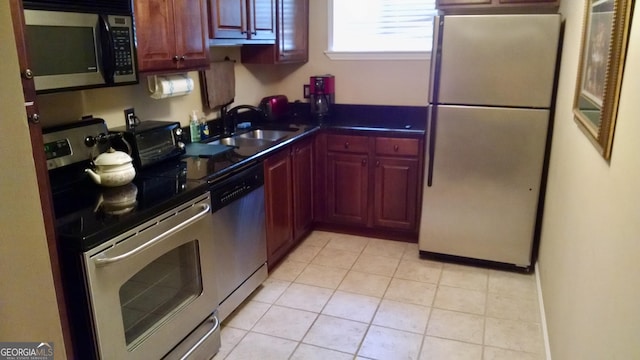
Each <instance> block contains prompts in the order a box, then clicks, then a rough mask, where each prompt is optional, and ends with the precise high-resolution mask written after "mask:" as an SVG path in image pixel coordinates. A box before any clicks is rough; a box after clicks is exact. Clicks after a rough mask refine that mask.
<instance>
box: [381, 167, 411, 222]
mask: <svg viewBox="0 0 640 360" xmlns="http://www.w3.org/2000/svg"><path fill="white" fill-rule="evenodd" d="M374 184H375V190H374V192H373V206H374V210H373V223H374V226H377V227H386V228H394V229H399V230H414V229H416V223H417V210H418V201H417V199H418V159H417V158H414V159H404V158H401V159H394V158H377V159H376V163H375V180H374Z"/></svg>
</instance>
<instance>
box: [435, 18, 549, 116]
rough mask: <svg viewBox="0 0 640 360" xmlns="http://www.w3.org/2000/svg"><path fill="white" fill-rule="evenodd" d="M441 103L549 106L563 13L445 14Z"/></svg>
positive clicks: (441, 67) (440, 80)
mask: <svg viewBox="0 0 640 360" xmlns="http://www.w3.org/2000/svg"><path fill="white" fill-rule="evenodd" d="M442 23H443V25H442V26H443V27H442V29H440V31H442V36H441V41H442V42H441V44H439V45H441V47H442V50H441V53H440V55H441V57H440V59H439V61H440V72H439V74H440V79H439V82H440V88H439V94H438V97H439V98H438V100H437V102H438V103H440V104H455V105H490V106H515V107H537V108H548V107H549V106H550V103H551V93H552V90H553V79H554V72H555V65H556V55H557V51H558V41H559V33H560V15H558V14H541V15H464V16H462V15H461V16H444V17H443V21H442Z"/></svg>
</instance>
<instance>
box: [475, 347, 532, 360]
mask: <svg viewBox="0 0 640 360" xmlns="http://www.w3.org/2000/svg"><path fill="white" fill-rule="evenodd" d="M514 359H517V360H545V355H542V354H532V353H525V352H521V351H513V350H506V349H498V348H493V347H489V346H485V348H484V360H514Z"/></svg>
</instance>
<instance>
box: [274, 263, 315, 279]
mask: <svg viewBox="0 0 640 360" xmlns="http://www.w3.org/2000/svg"><path fill="white" fill-rule="evenodd" d="M306 266H307V263H304V262H299V261H293V260H284V261H283V262H281V263H280V264H279V265H278V266H277V267H276V268H275V269H273V270H271V269H269V278H270V279H278V280H283V281H293V280H295V279H296V278H297V277H298V275H300V274H301V273H302V270H304V268H305V267H306Z"/></svg>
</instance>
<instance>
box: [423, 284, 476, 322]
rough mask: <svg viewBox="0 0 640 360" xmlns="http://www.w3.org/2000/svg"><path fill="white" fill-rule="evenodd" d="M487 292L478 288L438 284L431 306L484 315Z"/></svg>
mask: <svg viewBox="0 0 640 360" xmlns="http://www.w3.org/2000/svg"><path fill="white" fill-rule="evenodd" d="M486 298H487V293H485V292H483V291H478V290H470V289H463V288H455V287H449V286H443V285H441V286H439V287H438V291H437V292H436V298H435V300H434V301H433V307H434V308H439V309H446V310H454V311H461V312H467V313H472V314H478V315H484V312H485V303H486Z"/></svg>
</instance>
